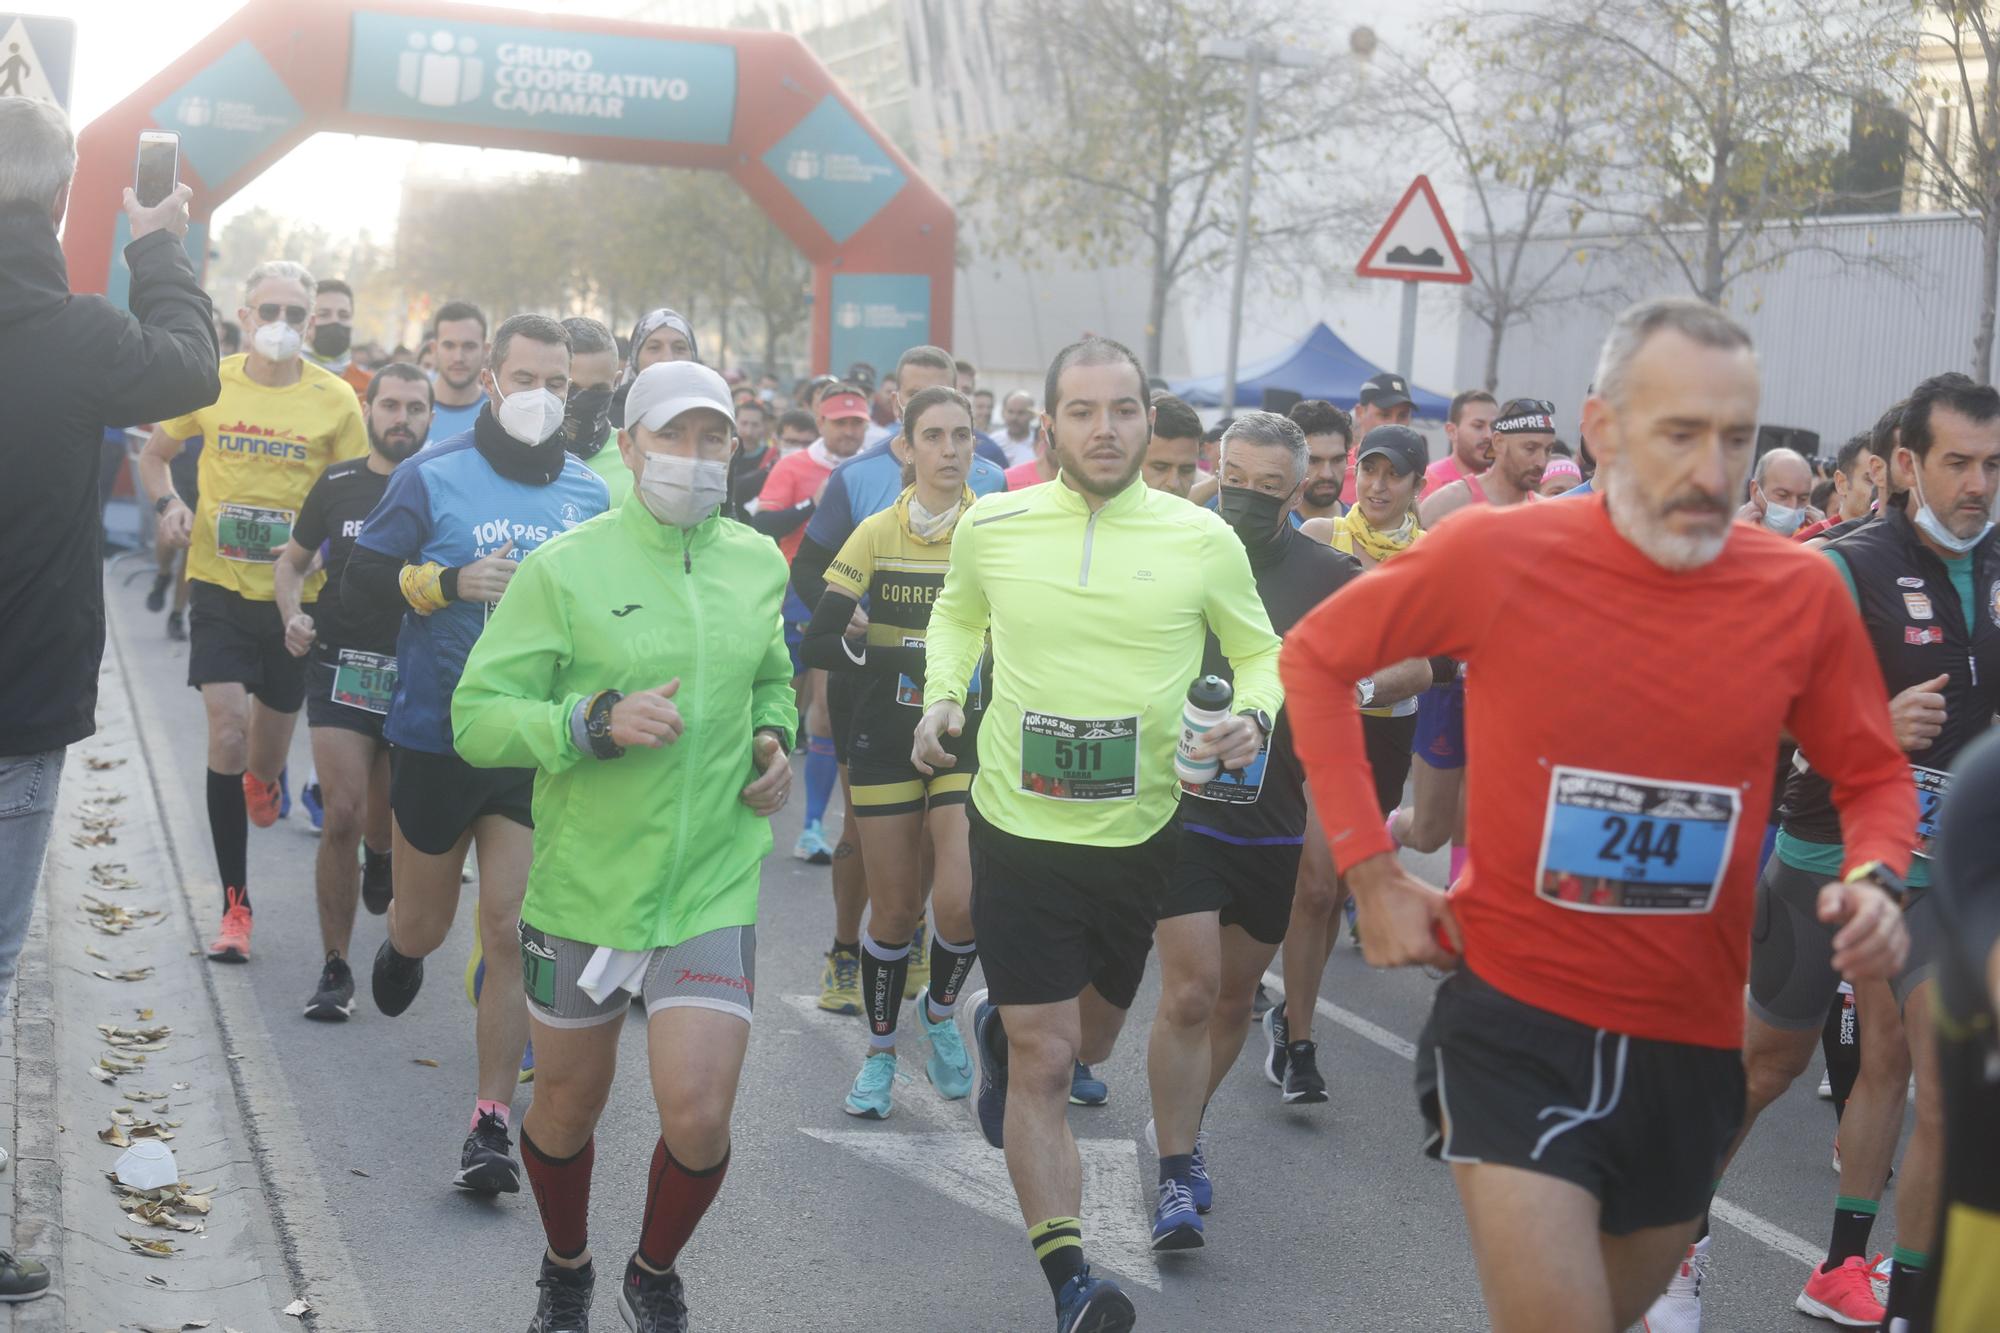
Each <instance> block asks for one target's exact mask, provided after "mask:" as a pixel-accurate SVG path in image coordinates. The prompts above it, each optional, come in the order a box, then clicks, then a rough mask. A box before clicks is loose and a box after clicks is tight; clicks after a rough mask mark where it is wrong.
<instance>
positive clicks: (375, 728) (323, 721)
mask: <svg viewBox="0 0 2000 1333" xmlns="http://www.w3.org/2000/svg"><path fill="white" fill-rule="evenodd" d="M333 682H334V668H333V664H332V663H331V662H322V661H320V660H319V658H318V657H317V656H314V657H312V658H310V659H309V660H308V661H307V662H306V725H307V726H308V727H334V728H337V729H338V730H341V731H354V732H359V733H360V734H361V735H363V736H372V737H374V738H375V739H376V740H378V741H379V740H381V739H382V722H383V715H382V714H381V713H377V712H373V711H371V710H370V709H367V708H358V707H356V706H355V705H353V704H348V703H341V702H339V701H338V700H336V699H335V698H334V697H333V696H334V689H333Z"/></svg>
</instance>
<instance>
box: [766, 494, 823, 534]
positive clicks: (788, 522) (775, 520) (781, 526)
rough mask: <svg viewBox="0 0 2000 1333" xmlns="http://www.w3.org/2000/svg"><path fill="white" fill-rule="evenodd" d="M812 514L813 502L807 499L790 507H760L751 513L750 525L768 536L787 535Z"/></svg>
mask: <svg viewBox="0 0 2000 1333" xmlns="http://www.w3.org/2000/svg"><path fill="white" fill-rule="evenodd" d="M812 516H813V504H812V501H810V500H807V501H806V502H805V503H803V504H796V505H793V506H792V507H791V508H790V509H759V510H758V511H757V512H756V513H754V514H752V515H750V526H751V527H753V528H755V529H757V531H759V532H761V533H763V534H764V535H765V536H766V537H786V536H790V535H791V533H792V531H793V530H794V529H796V528H797V527H798V526H799V525H800V524H801V523H804V522H805V521H806V520H807V519H809V518H811V517H812Z"/></svg>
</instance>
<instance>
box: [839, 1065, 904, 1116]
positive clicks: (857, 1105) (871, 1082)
mask: <svg viewBox="0 0 2000 1333" xmlns="http://www.w3.org/2000/svg"><path fill="white" fill-rule="evenodd" d="M895 1089H896V1053H895V1052H894V1051H871V1052H869V1054H868V1058H867V1059H866V1060H863V1061H862V1062H861V1072H860V1073H858V1074H856V1075H855V1076H854V1086H853V1087H851V1088H849V1089H848V1090H847V1099H846V1100H845V1101H843V1102H842V1103H841V1104H840V1109H841V1110H843V1111H845V1112H847V1113H848V1114H849V1115H852V1116H859V1117H861V1118H862V1119H863V1120H887V1119H888V1118H889V1111H890V1109H891V1102H892V1100H893V1098H892V1097H891V1094H892V1093H893V1092H894V1091H895Z"/></svg>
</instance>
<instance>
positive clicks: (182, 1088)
mask: <svg viewBox="0 0 2000 1333" xmlns="http://www.w3.org/2000/svg"><path fill="white" fill-rule="evenodd" d="M193 1086H194V1084H192V1083H176V1084H174V1091H175V1092H186V1091H187V1090H188V1089H189V1088H191V1087H193Z"/></svg>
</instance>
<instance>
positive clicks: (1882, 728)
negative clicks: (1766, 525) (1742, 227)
mask: <svg viewBox="0 0 2000 1333" xmlns="http://www.w3.org/2000/svg"><path fill="white" fill-rule="evenodd" d="M1597 385H1598V389H1599V392H1598V395H1597V396H1595V397H1593V398H1592V399H1591V400H1590V401H1589V403H1588V404H1587V405H1586V407H1585V410H1584V426H1585V430H1586V431H1587V433H1588V434H1589V437H1590V440H1591V443H1592V448H1593V450H1594V451H1595V452H1596V454H1597V456H1598V458H1599V459H1600V460H1601V464H1600V470H1599V472H1598V478H1599V483H1600V486H1601V487H1602V488H1603V489H1604V491H1605V497H1604V498H1601V499H1594V500H1592V501H1590V502H1587V503H1581V504H1577V505H1573V506H1556V505H1536V506H1522V507H1520V508H1517V509H1510V510H1493V511H1473V512H1468V513H1466V514H1463V515H1460V516H1459V517H1458V518H1457V519H1456V520H1455V521H1454V522H1452V523H1449V524H1445V525H1443V526H1442V527H1440V528H1439V529H1438V530H1437V531H1436V532H1433V533H1432V534H1431V535H1430V536H1429V537H1428V538H1427V539H1426V540H1425V541H1424V542H1422V543H1419V544H1418V545H1417V546H1416V547H1415V548H1413V549H1412V550H1410V551H1409V552H1407V553H1405V554H1404V555H1403V556H1401V557H1399V558H1398V559H1397V560H1395V561H1393V562H1391V563H1389V564H1387V565H1385V566H1384V567H1383V568H1382V569H1380V570H1378V571H1376V572H1375V573H1374V574H1372V575H1370V576H1369V577H1368V578H1365V579H1360V580H1357V581H1355V582H1354V583H1353V584H1351V585H1349V586H1348V587H1346V588H1344V589H1342V590H1341V591H1340V592H1338V593H1336V594H1335V595H1334V596H1333V597H1331V598H1330V599H1328V600H1327V601H1326V602H1325V603H1324V604H1322V605H1321V606H1320V607H1319V609H1318V610H1316V611H1315V612H1314V613H1313V614H1312V615H1310V616H1308V617H1307V618H1306V619H1305V620H1304V621H1302V622H1301V623H1300V624H1299V625H1298V626H1297V627H1296V628H1295V629H1294V630H1293V631H1292V633H1291V634H1290V635H1289V636H1288V638H1287V640H1286V643H1285V649H1284V659H1283V672H1284V678H1285V686H1286V696H1287V707H1288V708H1290V709H1292V710H1293V718H1294V725H1295V728H1296V733H1295V734H1296V745H1297V750H1298V754H1299V758H1300V760H1301V762H1302V763H1303V764H1304V766H1305V770H1306V775H1307V780H1308V782H1309V783H1310V784H1311V787H1312V789H1313V792H1314V794H1315V797H1316V803H1317V806H1318V809H1319V811H1320V817H1321V820H1322V822H1323V823H1324V824H1325V826H1326V832H1327V838H1328V841H1329V843H1330V845H1331V847H1332V849H1333V854H1334V858H1335V860H1336V861H1337V862H1338V864H1339V866H1340V868H1341V870H1342V871H1343V872H1344V873H1345V874H1346V875H1347V877H1348V882H1349V884H1350V885H1351V886H1352V887H1353V889H1354V891H1355V893H1356V896H1357V897H1358V898H1359V900H1360V905H1361V931H1362V943H1363V948H1364V950H1365V952H1366V955H1367V957H1368V960H1369V961H1370V962H1371V963H1374V964H1376V965H1377V966H1396V965H1400V964H1407V963H1433V964H1438V965H1443V966H1450V965H1451V964H1452V963H1454V962H1458V961H1460V960H1462V963H1463V965H1462V966H1460V967H1459V968H1458V970H1457V971H1456V972H1455V973H1454V974H1453V976H1452V977H1451V978H1450V979H1449V980H1448V981H1447V982H1446V983H1445V984H1444V985H1443V986H1442V987H1441V988H1440V990H1439V992H1438V997H1437V1002H1436V1006H1435V1008H1434V1009H1433V1011H1432V1014H1431V1018H1430V1022H1429V1024H1428V1026H1427V1027H1426V1029H1425V1032H1424V1035H1423V1039H1422V1042H1421V1046H1420V1050H1419V1053H1418V1069H1419V1073H1418V1089H1419V1100H1420V1103H1421V1104H1422V1106H1423V1108H1424V1112H1425V1115H1426V1117H1427V1118H1428V1120H1429V1121H1430V1125H1431V1129H1432V1131H1433V1132H1432V1135H1431V1139H1430V1142H1429V1144H1428V1148H1429V1151H1430V1152H1431V1153H1432V1154H1433V1155H1435V1156H1438V1157H1441V1158H1442V1159H1443V1160H1445V1161H1447V1162H1450V1163H1451V1164H1452V1167H1453V1173H1454V1179H1455V1183H1456V1184H1457V1187H1458V1190H1459V1196H1460V1199H1461V1202H1462V1203H1463V1205H1464V1208H1465V1213H1466V1219H1467V1222H1468V1225H1469V1229H1470V1231H1471V1235H1472V1243H1473V1252H1474V1255H1475V1257H1476V1259H1477V1261H1478V1266H1479V1273H1480V1279H1481V1285H1482V1287H1483V1289H1484V1291H1485V1295H1486V1301H1487V1307H1488V1312H1489V1315H1490V1317H1491V1319H1492V1323H1493V1327H1494V1328H1495V1329H1496V1330H1499V1331H1500V1333H1516V1331H1522V1330H1545V1329H1550V1328H1565V1329H1604V1330H1607V1331H1608V1333H1615V1331H1616V1330H1619V1329H1623V1328H1625V1327H1627V1326H1628V1325H1629V1324H1631V1323H1633V1322H1634V1321H1635V1320H1637V1319H1638V1317H1639V1315H1640V1314H1641V1313H1642V1312H1643V1311H1644V1310H1645V1309H1646V1307H1647V1305H1648V1304H1649V1302H1650V1301H1651V1300H1652V1298H1653V1297H1654V1296H1656V1295H1658V1294H1659V1292H1660V1291H1661V1290H1662V1289H1663V1288H1664V1287H1665V1285H1666V1282H1667V1279H1668V1277H1669V1275H1670V1274H1671V1273H1672V1271H1673V1269H1674V1265H1675V1262H1676V1261H1677V1260H1678V1259H1679V1258H1680V1257H1681V1256H1682V1254H1683V1253H1684V1252H1685V1250H1686V1247H1687V1245H1688V1243H1689V1241H1690V1240H1692V1239H1693V1232H1694V1229H1695V1225H1696V1222H1697V1221H1698V1219H1699V1217H1700V1215H1701V1212H1702V1209H1703V1207H1704V1205H1705V1204H1706V1203H1707V1198H1708V1192H1709V1184H1710V1182H1711V1181H1712V1180H1713V1179H1714V1175H1715V1171H1716V1168H1717V1166H1718V1164H1719V1163H1720V1162H1721V1160H1722V1154H1723V1152H1724V1150H1725V1149H1726V1148H1727V1147H1728V1145H1729V1142H1730V1139H1731V1137H1732V1136H1733V1134H1734V1133H1735V1131H1736V1128H1737V1126H1738V1124H1739V1123H1740V1121H1741V1119H1742V1116H1743V1110H1744V1083H1743V1071H1742V1064H1741V1056H1740V1051H1739V1048H1740V1046H1741V1043H1742V1034H1743V986H1744V980H1745V976H1746V974H1747V971H1748V962H1749V945H1750V925H1751V913H1752V907H1753V901H1754V900H1753V885H1754V883H1755V880H1756V876H1757V869H1758V867H1757V853H1758V847H1759V837H1758V835H1759V834H1760V833H1761V831H1762V829H1763V827H1764V824H1765V821H1766V815H1767V812H1768V809H1769V806H1770V800H1771V780H1772V773H1773V768H1774V763H1775V759H1776V755H1777V745H1778V735H1779V731H1780V729H1781V728H1782V729H1785V730H1788V731H1789V732H1790V733H1791V734H1792V735H1794V736H1796V737H1797V738H1798V739H1799V741H1800V743H1801V744H1802V745H1804V746H1805V747H1806V748H1807V749H1808V750H1809V751H1810V752H1811V753H1812V754H1813V755H1814V756H1815V761H1816V762H1818V761H1820V760H1823V761H1824V769H1823V771H1825V772H1826V773H1827V775H1828V776H1829V777H1830V778H1831V779H1832V781H1833V784H1834V792H1835V800H1836V803H1837V804H1838V806H1839V808H1840V815H1841V824H1842V828H1843V829H1844V830H1845V832H1846V839H1847V841H1846V848H1847V868H1848V869H1849V870H1850V871H1851V872H1852V873H1851V874H1850V876H1849V878H1848V879H1847V880H1846V881H1845V882H1844V883H1841V884H1834V885H1829V886H1828V887H1827V888H1826V889H1825V890H1824V891H1823V893H1822V894H1821V898H1820V902H1819V911H1820V914H1821V917H1822V919H1824V920H1828V921H1838V922H1841V923H1844V924H1843V925H1842V926H1841V929H1840V932H1839V934H1838V936H1837V938H1836V940H1835V952H1836V957H1835V959H1834V962H1835V966H1836V967H1838V968H1839V969H1840V970H1841V971H1842V972H1843V973H1845V974H1846V975H1848V976H1850V977H1852V978H1855V979H1860V978H1874V977H1884V976H1887V975H1889V974H1890V973H1891V972H1892V971H1893V970H1894V968H1895V967H1896V966H1897V965H1898V964H1899V962H1900V960H1901V958H1902V955H1903V952H1904V950H1905V948H1906V947H1907V939H1906V937H1905V934H1904V931H1903V927H1902V921H1901V917H1900V914H1899V913H1898V911H1897V908H1896V903H1895V899H1894V897H1893V895H1894V894H1895V893H1896V892H1899V891H1900V885H1901V881H1900V876H1901V875H1902V874H1903V872H1904V871H1906V870H1907V868H1908V865H1909V859H1910V853H1911V849H1912V842H1913V839H1912V834H1911V830H1912V828H1913V827H1914V822H1913V821H1914V819H1915V814H1916V808H1915V797H1914V794H1913V792H1912V789H1911V784H1910V780H1909V770H1908V764H1907V762H1906V761H1905V760H1904V758H1903V756H1902V754H1901V752H1900V751H1899V750H1898V749H1897V746H1896V743H1895V740H1894V738H1893V735H1892V733H1891V731H1890V726H1889V719H1888V715H1887V710H1886V709H1885V707H1884V705H1883V702H1882V701H1883V699H1884V698H1885V697H1886V694H1885V691H1884V690H1883V687H1882V681H1881V674H1880V672H1879V670H1878V669H1877V667H1876V665H1875V660H1874V655H1873V653H1872V652H1871V651H1870V648H1869V645H1868V641H1867V638H1866V637H1865V635H1864V633H1863V630H1862V627H1861V623H1860V620H1859V619H1858V617H1857V616H1856V614H1855V612H1854V608H1853V604H1852V601H1851V599H1850V598H1849V597H1848V595H1847V592H1846V590H1845V589H1844V588H1843V587H1842V585H1841V582H1840V579H1839V576H1838V575H1837V574H1836V573H1835V572H1834V571H1833V570H1831V569H1829V568H1827V567H1826V564H1825V563H1824V561H1823V560H1818V561H1816V560H1814V559H1813V558H1812V554H1811V553H1810V552H1807V551H1804V550H1802V549H1800V548H1799V547H1797V546H1795V545H1793V544H1792V543H1790V542H1787V541H1785V540H1784V539H1782V538H1780V537H1776V536H1773V535H1771V534H1769V533H1765V532H1759V531H1757V530H1755V529H1752V528H1750V527H1748V526H1745V525H1736V524H1732V522H1731V517H1730V516H1731V514H1732V513H1733V512H1734V510H1735V509H1736V507H1737V505H1738V504H1739V503H1740V501H1741V496H1742V494H1743V484H1744V478H1745V474H1746V473H1747V471H1748V469H1749V465H1750V461H1751V454H1752V451H1753V443H1754V439H1755V435H1756V421H1757V399H1758V386H1757V363H1756V358H1755V355H1754V353H1753V352H1752V350H1751V347H1750V340H1749V336H1748V335H1747V334H1746V333H1744V332H1743V330H1742V329H1741V328H1740V327H1738V326H1737V325H1736V324H1734V323H1733V322H1732V321H1731V320H1730V319H1729V318H1728V317H1727V316H1726V315H1724V314H1722V313H1721V312H1720V311H1718V310H1715V309H1714V308H1712V307H1709V306H1706V305H1702V304H1700V303H1698V302H1694V301H1688V300H1667V301H1657V302H1649V303H1647V304H1644V305H1641V306H1637V307H1634V308H1633V309H1632V310H1630V311H1627V312H1626V313H1625V315H1624V316H1622V317H1621V318H1620V319H1619V321H1618V323H1617V325H1616V326H1614V328H1613V330H1612V332H1611V336H1610V338H1609V339H1608V341H1607V342H1606V345H1605V349H1604V354H1603V357H1602V359H1601V361H1600V363H1599V368H1598V374H1597ZM1436 655H1450V656H1452V657H1456V658H1459V659H1461V660H1464V661H1465V662H1467V664H1468V668H1467V676H1466V681H1467V707H1466V730H1467V737H1468V749H1469V751H1470V752H1471V753H1472V754H1474V755H1477V756H1478V762H1477V763H1476V764H1475V765H1473V767H1472V769H1471V771H1470V776H1469V787H1468V819H1467V823H1468V831H1469V835H1470V838H1469V840H1470V847H1471V861H1470V866H1469V868H1468V870H1467V872H1466V874H1465V877H1464V878H1463V880H1461V881H1460V884H1459V887H1458V889H1457V891H1456V892H1454V893H1453V894H1452V895H1451V896H1450V898H1449V899H1448V900H1447V898H1446V896H1445V895H1444V894H1442V893H1440V892H1438V891H1437V890H1436V889H1433V888H1431V887H1429V886H1428V885H1425V884H1422V883H1420V882H1419V881H1417V880H1416V879H1415V878H1413V877H1412V876H1411V875H1409V874H1408V873H1407V872H1406V871H1405V870H1403V869H1402V867H1401V865H1400V864H1399V863H1398V862H1397V860H1396V859H1395V856H1394V855H1393V852H1392V849H1391V845H1390V843H1389V840H1388V837H1387V834H1386V833H1385V832H1384V830H1383V828H1382V825H1381V821H1380V817H1379V814H1378V812H1377V807H1376V801H1375V793H1374V787H1373V784H1372V781H1371V778H1370V774H1369V770H1368V763H1367V758H1366V755H1365V751H1364V748H1363V744H1362V737H1361V726H1360V720H1359V717H1358V716H1357V714H1356V711H1355V704H1354V684H1355V682H1356V681H1358V680H1360V679H1361V678H1362V677H1364V676H1366V675H1368V674H1369V673H1370V672H1371V671H1373V670H1375V669H1376V668H1378V667H1380V666H1382V665H1383V664H1384V663H1388V662H1394V661H1401V660H1404V659H1406V658H1410V657H1430V656H1436ZM1751 661H1754V662H1757V663H1758V664H1759V668H1758V670H1757V671H1755V672H1753V673H1747V674H1746V673H1744V672H1742V671H1740V670H1738V669H1737V668H1738V667H1740V665H1741V664H1742V663H1745V662H1751ZM1552 662H1562V663H1565V664H1568V665H1571V666H1574V667H1577V668H1581V669H1580V670H1574V671H1571V672H1569V673H1568V674H1569V678H1570V679H1571V680H1572V681H1574V682H1576V683H1575V684H1574V685H1573V686H1572V690H1571V700H1570V701H1571V702H1572V703H1573V704H1575V705H1576V707H1574V708H1571V709H1564V710H1559V711H1558V710H1551V709H1549V708H1548V706H1547V705H1548V701H1549V694H1548V688H1549V685H1548V682H1549V680H1550V676H1549V664H1550V663H1552ZM1718 668H1720V669H1722V670H1726V671H1728V672H1729V675H1728V680H1727V688H1711V687H1710V686H1709V682H1710V681H1711V679H1715V680H1717V681H1718V683H1719V682H1720V678H1719V677H1718V676H1717V672H1718ZM1579 717H1580V718H1583V719H1586V721H1585V722H1584V723H1582V724H1578V723H1577V722H1576V721H1574V719H1575V718H1579ZM1598 720H1601V721H1598ZM1447 937H1448V938H1449V939H1450V940H1451V942H1452V945H1453V950H1452V951H1451V952H1447V951H1446V950H1445V949H1444V948H1443V947H1442V945H1441V942H1440V941H1441V940H1442V939H1444V938H1447Z"/></svg>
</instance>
